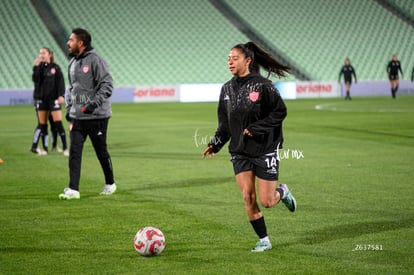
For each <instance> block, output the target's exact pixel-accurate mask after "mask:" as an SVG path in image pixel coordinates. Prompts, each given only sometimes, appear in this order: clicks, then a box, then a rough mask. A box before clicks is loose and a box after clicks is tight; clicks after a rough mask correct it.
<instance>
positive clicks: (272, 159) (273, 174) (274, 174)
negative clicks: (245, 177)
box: [231, 152, 279, 181]
mask: <svg viewBox="0 0 414 275" xmlns="http://www.w3.org/2000/svg"><path fill="white" fill-rule="evenodd" d="M231 162H232V163H233V169H234V174H235V175H237V174H238V173H240V172H244V171H249V170H252V171H253V173H254V174H255V175H256V177H258V178H261V179H264V180H271V181H276V180H278V179H279V158H278V156H277V153H276V152H273V153H269V154H265V155H263V156H260V157H256V158H252V157H247V156H244V155H238V154H232V155H231Z"/></svg>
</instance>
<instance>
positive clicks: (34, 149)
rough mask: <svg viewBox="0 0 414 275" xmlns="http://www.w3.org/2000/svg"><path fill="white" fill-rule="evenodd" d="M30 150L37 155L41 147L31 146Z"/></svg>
mask: <svg viewBox="0 0 414 275" xmlns="http://www.w3.org/2000/svg"><path fill="white" fill-rule="evenodd" d="M30 152H32V153H33V154H36V155H40V149H39V148H33V147H32V148H30Z"/></svg>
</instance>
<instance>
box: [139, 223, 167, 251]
mask: <svg viewBox="0 0 414 275" xmlns="http://www.w3.org/2000/svg"><path fill="white" fill-rule="evenodd" d="M134 247H135V250H136V251H137V252H138V253H139V254H140V255H142V256H155V255H158V254H161V252H162V251H163V250H164V248H165V237H164V234H163V233H162V232H161V230H159V229H158V228H156V227H153V226H147V227H143V228H141V229H140V230H138V232H137V234H135V238H134Z"/></svg>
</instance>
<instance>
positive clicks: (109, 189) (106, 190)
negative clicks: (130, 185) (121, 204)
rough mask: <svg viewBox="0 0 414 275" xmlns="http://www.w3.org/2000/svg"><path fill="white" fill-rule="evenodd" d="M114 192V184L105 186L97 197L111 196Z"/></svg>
mask: <svg viewBox="0 0 414 275" xmlns="http://www.w3.org/2000/svg"><path fill="white" fill-rule="evenodd" d="M115 191H116V184H115V182H114V183H113V184H105V187H104V190H103V191H102V192H101V193H99V195H112V194H113V193H115Z"/></svg>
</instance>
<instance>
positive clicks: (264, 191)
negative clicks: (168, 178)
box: [202, 42, 296, 252]
mask: <svg viewBox="0 0 414 275" xmlns="http://www.w3.org/2000/svg"><path fill="white" fill-rule="evenodd" d="M227 64H228V68H229V70H230V72H231V74H232V75H233V78H232V79H231V80H229V81H228V82H227V83H225V84H224V85H223V87H222V89H221V94H220V99H219V104H218V128H217V131H216V133H215V135H214V137H213V138H212V139H211V141H210V143H209V144H208V147H207V148H206V149H205V150H204V151H203V153H202V156H203V158H204V157H205V156H207V155H208V156H210V157H212V156H213V155H214V154H215V153H217V152H219V151H220V149H221V148H222V147H223V146H224V144H225V143H226V142H227V141H229V140H230V139H231V141H230V145H229V152H230V154H231V161H232V163H233V169H234V173H235V175H236V181H237V183H238V186H239V188H240V191H241V193H242V196H243V201H244V206H245V210H246V213H247V216H248V218H249V220H250V223H251V225H252V227H253V229H254V231H255V232H256V234H257V236H258V237H259V241H258V242H257V243H256V246H255V247H254V248H253V249H252V250H251V251H252V252H263V251H266V250H270V249H272V244H271V242H270V239H269V237H268V235H267V229H266V224H265V220H264V217H263V214H262V212H261V211H260V209H259V206H258V203H257V195H256V180H257V185H258V186H257V190H258V195H259V198H260V202H261V204H262V206H263V207H265V208H270V207H272V206H274V205H276V204H277V203H279V202H280V201H282V202H283V203H284V204H285V205H286V206H287V207H288V209H289V210H290V211H291V212H294V211H295V210H296V201H295V199H294V197H293V196H292V194H291V193H290V191H289V189H288V187H287V185H286V184H280V185H279V186H277V180H278V177H279V157H278V149H280V148H282V143H283V134H282V122H283V120H284V118H285V117H286V115H287V111H286V106H285V103H284V102H283V100H282V98H281V97H280V95H279V92H278V91H277V90H276V88H275V87H274V85H273V83H272V81H270V80H269V79H267V78H265V77H263V76H261V75H260V73H259V69H260V66H261V67H263V68H264V69H265V70H266V71H267V72H268V76H270V74H271V73H273V74H275V75H276V76H278V77H283V76H285V75H286V74H287V73H288V72H289V68H288V67H287V66H285V65H283V64H281V63H279V62H278V61H277V60H275V59H274V58H273V57H272V56H271V55H270V54H269V53H267V52H265V51H264V50H262V49H261V48H260V47H259V46H257V45H256V44H255V43H253V42H248V43H246V44H238V45H236V46H234V47H233V48H232V49H231V50H230V54H229V56H228V61H227Z"/></svg>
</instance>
